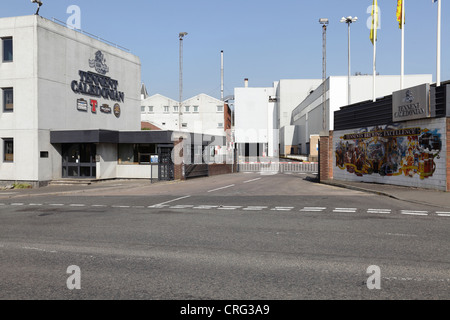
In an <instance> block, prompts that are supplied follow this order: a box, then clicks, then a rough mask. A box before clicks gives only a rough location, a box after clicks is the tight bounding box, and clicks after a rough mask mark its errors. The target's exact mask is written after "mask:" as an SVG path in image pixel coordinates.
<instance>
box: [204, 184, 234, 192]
mask: <svg viewBox="0 0 450 320" xmlns="http://www.w3.org/2000/svg"><path fill="white" fill-rule="evenodd" d="M234 186H235V185H234V184H231V185H229V186H225V187H221V188H217V189H213V190H209V191H208V192H215V191H219V190H223V189H228V188H232V187H234Z"/></svg>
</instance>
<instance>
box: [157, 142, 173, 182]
mask: <svg viewBox="0 0 450 320" xmlns="http://www.w3.org/2000/svg"><path fill="white" fill-rule="evenodd" d="M172 149H173V146H158V158H159V163H158V176H159V181H171V180H174V165H173V161H172Z"/></svg>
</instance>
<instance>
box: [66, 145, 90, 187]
mask: <svg viewBox="0 0 450 320" xmlns="http://www.w3.org/2000/svg"><path fill="white" fill-rule="evenodd" d="M96 151H97V147H96V146H95V144H80V143H75V144H64V145H63V147H62V158H63V166H62V167H63V172H62V177H63V178H79V179H85V178H86V179H87V178H91V179H92V178H96V175H97V172H96V164H95V154H96Z"/></svg>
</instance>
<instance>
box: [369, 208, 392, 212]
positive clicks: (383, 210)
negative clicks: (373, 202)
mask: <svg viewBox="0 0 450 320" xmlns="http://www.w3.org/2000/svg"><path fill="white" fill-rule="evenodd" d="M391 212H392V210H391V209H367V213H391Z"/></svg>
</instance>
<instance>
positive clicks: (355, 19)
mask: <svg viewBox="0 0 450 320" xmlns="http://www.w3.org/2000/svg"><path fill="white" fill-rule="evenodd" d="M357 20H358V17H354V18H353V17H351V16H349V17H347V18H345V17H342V18H341V22H342V23H346V24H347V25H348V104H349V105H350V104H351V89H350V88H351V85H350V77H351V67H350V25H351V24H352V23H353V22H356V21H357Z"/></svg>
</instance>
